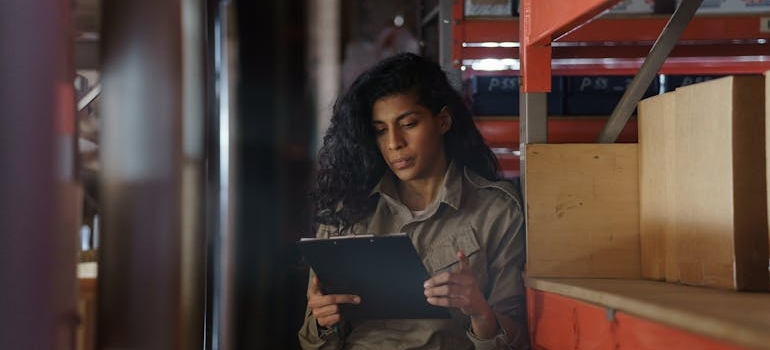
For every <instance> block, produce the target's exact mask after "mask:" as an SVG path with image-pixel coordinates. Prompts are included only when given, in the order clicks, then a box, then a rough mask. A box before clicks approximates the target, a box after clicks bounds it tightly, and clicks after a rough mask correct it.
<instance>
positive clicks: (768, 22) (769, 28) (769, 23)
mask: <svg viewBox="0 0 770 350" xmlns="http://www.w3.org/2000/svg"><path fill="white" fill-rule="evenodd" d="M759 31H760V32H762V33H770V17H762V18H761V19H760V20H759Z"/></svg>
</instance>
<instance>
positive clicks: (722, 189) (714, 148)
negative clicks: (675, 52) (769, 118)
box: [667, 76, 768, 290]
mask: <svg viewBox="0 0 770 350" xmlns="http://www.w3.org/2000/svg"><path fill="white" fill-rule="evenodd" d="M675 94H676V118H677V119H676V127H675V129H676V146H675V149H676V155H675V159H676V161H675V167H674V174H675V176H676V180H675V185H674V186H673V190H672V192H673V195H674V198H676V205H675V206H674V210H673V211H672V214H673V215H674V221H675V227H676V234H675V235H674V237H673V238H674V242H673V243H674V246H673V252H674V254H675V255H674V256H673V257H672V258H673V259H674V260H673V261H674V262H675V264H676V269H677V271H678V276H675V277H676V278H674V279H670V280H672V281H677V282H682V283H687V284H693V285H704V286H712V287H719V288H731V289H740V290H767V288H768V272H767V264H768V241H767V240H768V233H767V231H768V227H767V195H766V186H765V180H766V175H765V156H764V153H765V151H764V150H765V143H764V129H765V126H764V116H763V113H764V112H763V111H764V103H763V100H764V82H763V81H762V79H761V77H759V76H742V77H725V78H721V79H716V80H712V81H709V82H705V83H701V84H694V85H690V86H686V87H683V88H679V89H677V90H676V92H675ZM669 242H671V241H669ZM667 277H670V276H667ZM667 279H668V278H667Z"/></svg>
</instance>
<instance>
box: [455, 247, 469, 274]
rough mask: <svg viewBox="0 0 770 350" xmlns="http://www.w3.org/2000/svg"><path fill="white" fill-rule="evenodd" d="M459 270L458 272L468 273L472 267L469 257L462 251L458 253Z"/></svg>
mask: <svg viewBox="0 0 770 350" xmlns="http://www.w3.org/2000/svg"><path fill="white" fill-rule="evenodd" d="M457 262H458V264H457V266H458V268H457V270H456V271H458V272H462V271H468V268H469V266H470V261H469V259H468V257H467V256H465V253H464V252H463V251H462V250H458V251H457Z"/></svg>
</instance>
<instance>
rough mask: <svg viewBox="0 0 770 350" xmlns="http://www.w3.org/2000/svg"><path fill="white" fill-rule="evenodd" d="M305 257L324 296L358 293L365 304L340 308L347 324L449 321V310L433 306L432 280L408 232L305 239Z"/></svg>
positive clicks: (302, 245) (300, 247) (344, 305)
mask: <svg viewBox="0 0 770 350" xmlns="http://www.w3.org/2000/svg"><path fill="white" fill-rule="evenodd" d="M297 245H298V247H299V250H300V252H301V253H302V256H303V257H304V259H305V262H307V263H308V264H309V265H310V267H311V268H312V269H313V271H314V272H315V274H316V276H318V279H319V281H320V282H321V287H322V289H323V292H324V294H355V295H359V296H361V303H360V304H357V305H356V304H340V311H341V313H342V316H343V317H344V318H345V319H347V320H366V319H436V318H449V317H450V313H449V309H447V308H443V307H438V306H433V305H430V304H428V302H427V300H426V298H425V294H424V288H423V283H424V282H425V280H427V279H428V278H430V275H429V274H428V271H427V270H426V269H425V266H423V264H422V261H421V259H420V257H419V255H418V254H417V251H416V250H415V249H414V245H412V241H411V240H410V239H409V237H407V235H406V234H404V233H396V234H387V235H352V236H340V237H333V238H328V239H315V238H309V239H307V238H306V239H302V240H300V241H299V242H297Z"/></svg>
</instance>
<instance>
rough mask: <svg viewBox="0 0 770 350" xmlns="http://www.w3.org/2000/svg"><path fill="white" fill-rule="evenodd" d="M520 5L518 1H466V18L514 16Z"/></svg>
mask: <svg viewBox="0 0 770 350" xmlns="http://www.w3.org/2000/svg"><path fill="white" fill-rule="evenodd" d="M518 3H519V2H518V1H516V0H465V16H466V17H484V16H497V17H500V16H513V15H514V14H516V13H517V11H516V9H517V8H518Z"/></svg>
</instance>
